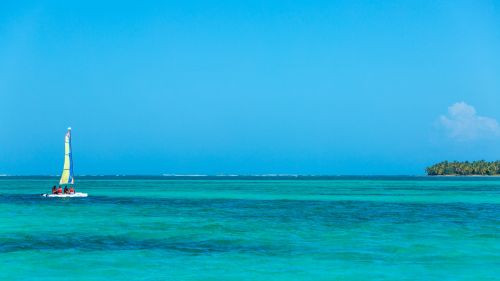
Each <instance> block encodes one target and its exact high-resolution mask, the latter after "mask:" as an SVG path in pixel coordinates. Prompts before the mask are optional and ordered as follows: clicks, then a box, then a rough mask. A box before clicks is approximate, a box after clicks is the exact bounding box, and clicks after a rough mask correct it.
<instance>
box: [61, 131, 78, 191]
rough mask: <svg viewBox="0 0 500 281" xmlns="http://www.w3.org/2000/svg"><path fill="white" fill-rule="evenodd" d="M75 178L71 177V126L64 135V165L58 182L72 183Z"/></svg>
mask: <svg viewBox="0 0 500 281" xmlns="http://www.w3.org/2000/svg"><path fill="white" fill-rule="evenodd" d="M74 183H75V178H74V177H73V155H72V152H71V127H69V128H68V132H67V133H66V136H65V137H64V167H63V171H62V174H61V180H60V181H59V184H74Z"/></svg>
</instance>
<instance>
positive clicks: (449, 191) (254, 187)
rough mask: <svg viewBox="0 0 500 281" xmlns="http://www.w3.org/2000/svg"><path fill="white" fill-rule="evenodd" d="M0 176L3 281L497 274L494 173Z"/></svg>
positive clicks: (497, 184)
mask: <svg viewBox="0 0 500 281" xmlns="http://www.w3.org/2000/svg"><path fill="white" fill-rule="evenodd" d="M77 180H78V190H77V191H81V192H88V193H89V194H90V197H88V198H67V199H60V198H59V199H56V198H51V199H49V198H41V197H40V196H38V195H37V194H39V193H42V192H47V191H49V188H50V187H51V186H52V185H53V184H54V182H55V181H56V180H55V179H50V178H38V179H37V178H29V179H21V178H5V179H0V227H1V228H0V280H500V235H499V233H500V179H485V178H467V179H461V178H450V179H443V178H436V179H429V178H412V177H409V178H332V179H321V178H318V179H295V180H294V179H286V180H277V179H272V180H258V179H252V178H250V179H245V180H234V179H222V180H217V179H209V180H206V179H196V180H189V179H182V180H176V179H161V178H107V179H99V178H83V179H82V178H80V179H77Z"/></svg>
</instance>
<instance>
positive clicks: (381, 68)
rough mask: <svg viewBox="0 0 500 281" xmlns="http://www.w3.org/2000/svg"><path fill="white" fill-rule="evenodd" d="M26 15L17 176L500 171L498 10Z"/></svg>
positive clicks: (2, 135) (218, 4) (14, 114)
mask: <svg viewBox="0 0 500 281" xmlns="http://www.w3.org/2000/svg"><path fill="white" fill-rule="evenodd" d="M101 2H103V1H89V0H87V1H70V2H67V3H61V1H19V2H17V1H12V3H2V9H0V62H1V64H0V174H59V173H60V170H61V168H62V161H63V138H64V134H65V130H66V128H67V127H68V126H72V127H73V146H74V161H75V172H76V173H77V174H162V173H177V174H263V173H300V174H335V175H336V174H422V173H423V172H424V168H425V166H426V165H429V164H431V163H433V162H435V161H441V160H444V159H450V160H452V159H458V160H466V159H467V160H475V159H486V160H493V159H499V158H500V145H499V144H500V133H499V132H500V129H499V127H498V122H497V120H499V119H500V109H499V108H500V107H499V105H500V79H499V77H500V52H499V51H498V50H500V2H498V1H425V0H423V1H165V3H163V4H160V3H157V2H159V1H140V2H136V1H134V2H132V1H106V3H101Z"/></svg>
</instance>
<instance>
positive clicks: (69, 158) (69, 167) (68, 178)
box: [42, 127, 88, 197]
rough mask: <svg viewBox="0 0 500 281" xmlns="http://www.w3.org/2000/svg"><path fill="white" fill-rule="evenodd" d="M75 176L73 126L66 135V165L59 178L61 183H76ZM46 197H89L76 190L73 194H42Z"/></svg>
mask: <svg viewBox="0 0 500 281" xmlns="http://www.w3.org/2000/svg"><path fill="white" fill-rule="evenodd" d="M74 184H75V177H74V176H73V153H72V150H71V127H69V128H68V132H67V133H66V136H65V137H64V167H63V172H62V174H61V179H60V180H59V186H61V185H74ZM42 196H44V197H87V196H88V194H87V193H82V192H75V193H73V194H64V193H63V194H42Z"/></svg>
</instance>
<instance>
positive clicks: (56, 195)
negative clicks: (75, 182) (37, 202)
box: [42, 192, 89, 198]
mask: <svg viewBox="0 0 500 281" xmlns="http://www.w3.org/2000/svg"><path fill="white" fill-rule="evenodd" d="M42 196H43V197H57V198H65V197H87V196H89V195H88V193H82V192H76V193H74V194H42Z"/></svg>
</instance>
